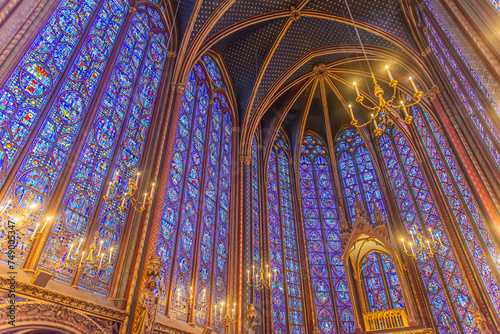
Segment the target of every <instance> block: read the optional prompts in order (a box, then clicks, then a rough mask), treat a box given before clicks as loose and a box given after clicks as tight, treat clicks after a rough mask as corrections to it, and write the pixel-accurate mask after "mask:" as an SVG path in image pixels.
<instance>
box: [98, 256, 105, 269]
mask: <svg viewBox="0 0 500 334" xmlns="http://www.w3.org/2000/svg"><path fill="white" fill-rule="evenodd" d="M97 257H99V255H97ZM103 257H104V254H103V255H101V260H100V261H99V268H102V258H103Z"/></svg>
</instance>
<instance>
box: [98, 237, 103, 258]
mask: <svg viewBox="0 0 500 334" xmlns="http://www.w3.org/2000/svg"><path fill="white" fill-rule="evenodd" d="M103 242H104V240H101V244H100V245H99V252H98V253H97V257H99V255H101V249H102V243H103Z"/></svg>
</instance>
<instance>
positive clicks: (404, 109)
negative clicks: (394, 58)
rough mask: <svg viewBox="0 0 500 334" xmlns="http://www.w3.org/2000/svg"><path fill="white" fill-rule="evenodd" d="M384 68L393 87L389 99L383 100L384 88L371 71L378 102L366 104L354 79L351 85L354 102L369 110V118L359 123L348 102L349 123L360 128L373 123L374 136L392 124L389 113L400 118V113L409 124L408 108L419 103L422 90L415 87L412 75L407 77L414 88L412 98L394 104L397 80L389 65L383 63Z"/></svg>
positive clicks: (411, 117) (410, 117)
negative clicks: (370, 104)
mask: <svg viewBox="0 0 500 334" xmlns="http://www.w3.org/2000/svg"><path fill="white" fill-rule="evenodd" d="M385 69H386V71H387V75H388V76H389V79H390V82H389V86H390V87H392V88H393V89H394V91H393V93H392V97H391V98H390V99H389V100H385V98H384V90H383V89H382V87H380V85H379V84H378V83H377V79H376V78H375V75H374V74H373V72H372V73H371V76H372V79H373V85H374V93H375V96H376V97H378V103H374V105H373V106H368V105H366V104H365V103H364V102H363V101H364V100H365V98H364V97H363V96H362V95H361V94H360V93H359V89H358V85H357V83H356V81H354V82H353V87H354V90H355V91H356V95H357V96H356V102H358V103H359V104H361V105H362V106H363V107H365V108H366V109H367V110H368V111H370V114H371V116H370V119H369V120H368V121H367V122H365V123H363V124H359V122H358V120H357V119H356V117H355V116H354V112H353V110H352V105H350V104H349V116H350V117H351V125H353V126H355V127H357V128H362V127H365V126H367V125H369V124H370V123H373V125H374V128H375V129H374V130H373V133H374V134H375V136H380V135H381V134H382V133H383V132H384V130H385V128H386V127H388V126H392V125H393V121H392V119H390V118H389V117H388V115H389V114H392V115H393V116H394V117H396V118H400V115H402V118H403V120H404V122H405V123H406V124H410V123H411V122H412V120H413V116H412V115H410V114H409V113H408V108H411V107H412V106H414V105H416V104H418V103H420V101H421V99H422V96H423V92H421V91H419V90H418V89H417V86H416V85H415V82H414V80H413V78H412V77H409V80H410V82H411V84H412V86H413V89H414V90H415V94H414V95H413V100H411V101H410V102H409V103H407V104H405V102H404V101H403V100H401V101H400V103H399V104H398V105H395V104H394V100H395V99H396V95H397V86H398V81H397V80H394V78H393V77H392V73H391V71H390V69H389V65H385ZM393 110H399V113H395V112H393Z"/></svg>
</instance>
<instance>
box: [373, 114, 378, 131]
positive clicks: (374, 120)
mask: <svg viewBox="0 0 500 334" xmlns="http://www.w3.org/2000/svg"><path fill="white" fill-rule="evenodd" d="M372 119H373V124H374V125H375V129H378V124H377V120H376V119H375V117H373V114H372Z"/></svg>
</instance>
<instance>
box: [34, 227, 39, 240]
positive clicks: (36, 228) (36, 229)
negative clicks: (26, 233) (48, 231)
mask: <svg viewBox="0 0 500 334" xmlns="http://www.w3.org/2000/svg"><path fill="white" fill-rule="evenodd" d="M39 226H40V224H36V226H35V230H34V231H33V238H36V231H38V227H39Z"/></svg>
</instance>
